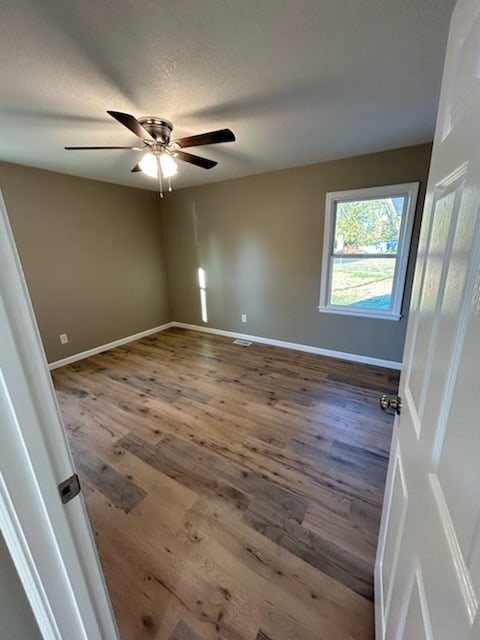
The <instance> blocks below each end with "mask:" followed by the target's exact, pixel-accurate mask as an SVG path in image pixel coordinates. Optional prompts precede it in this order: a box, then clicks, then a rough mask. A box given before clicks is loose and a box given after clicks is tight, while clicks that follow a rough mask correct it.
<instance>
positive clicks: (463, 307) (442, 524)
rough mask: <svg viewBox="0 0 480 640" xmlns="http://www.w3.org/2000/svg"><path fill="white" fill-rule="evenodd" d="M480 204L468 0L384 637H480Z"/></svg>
mask: <svg viewBox="0 0 480 640" xmlns="http://www.w3.org/2000/svg"><path fill="white" fill-rule="evenodd" d="M432 18H433V16H432ZM479 211H480V3H479V2H478V1H474V0H460V1H459V3H458V5H457V7H456V9H455V11H454V14H453V18H452V24H451V29H450V37H449V43H448V49H447V59H446V63H445V71H444V78H443V85H442V94H441V99H440V109H439V116H438V122H437V128H436V133H435V140H434V148H433V156H432V164H431V169H430V176H429V183H428V188H427V198H426V202H425V208H424V214H423V222H422V231H421V237H420V246H419V254H418V260H417V267H416V272H415V280H414V291H413V297H412V305H411V311H410V317H409V323H408V331H407V342H406V348H405V360H404V366H403V370H402V375H401V380H400V390H399V395H400V396H401V398H402V402H403V407H402V411H401V415H400V416H399V417H397V418H396V420H395V427H394V435H393V442H392V449H391V458H390V466H389V471H388V477H387V488H386V494H385V502H384V508H383V515H382V525H381V531H380V542H379V549H378V556H377V563H376V568H375V607H376V631H377V639H378V640H380V639H381V640H383V639H384V638H386V639H388V640H400V639H403V638H404V639H405V640H423V639H428V638H434V639H435V640H467V639H468V640H473V638H475V639H476V640H478V639H479V638H480V614H479V602H480V217H479Z"/></svg>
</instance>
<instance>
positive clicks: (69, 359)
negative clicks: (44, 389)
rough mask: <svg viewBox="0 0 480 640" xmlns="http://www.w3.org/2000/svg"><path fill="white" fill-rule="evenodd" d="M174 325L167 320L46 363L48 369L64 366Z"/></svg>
mask: <svg viewBox="0 0 480 640" xmlns="http://www.w3.org/2000/svg"><path fill="white" fill-rule="evenodd" d="M175 326H176V323H175V322H167V323H166V324H161V325H160V326H159V327H153V328H152V329H146V331H140V333H134V334H133V335H131V336H126V337H125V338H120V339H119V340H114V341H113V342H108V343H107V344H102V345H100V346H99V347H94V348H93V349H88V350H87V351H81V352H80V353H75V354H74V355H73V356H68V357H67V358H62V359H61V360H55V362H51V363H50V364H49V365H48V368H49V369H50V371H52V369H58V368H59V367H64V366H65V365H67V364H72V362H77V361H78V360H83V359H84V358H90V356H95V355H97V353H101V352H102V351H108V349H114V348H115V347H120V346H121V345H122V344H127V343H128V342H133V341H134V340H140V338H145V336H150V335H151V334H152V333H158V332H159V331H165V329H170V327H175Z"/></svg>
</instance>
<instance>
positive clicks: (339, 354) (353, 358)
mask: <svg viewBox="0 0 480 640" xmlns="http://www.w3.org/2000/svg"><path fill="white" fill-rule="evenodd" d="M172 325H173V326H174V327H180V328H182V329H191V330H192V331H202V332H203V333H213V334H216V335H219V336H226V337H227V338H235V339H236V338H240V339H241V340H249V341H250V342H259V343H260V344H268V345H271V346H273V347H282V348H285V349H295V351H305V352H307V353H316V354H317V355H320V356H327V357H328V358H337V359H340V360H349V361H350V362H360V363H361V364H373V365H375V366H377V367H385V368H386V369H396V370H400V369H401V368H402V363H401V362H397V361H396V360H382V359H381V358H370V357H369V356H362V355H358V354H356V353H346V352H343V351H332V350H331V349H322V348H321V347H312V346H310V345H307V344H298V343H296V342H286V341H284V340H274V339H272V338H262V337H261V336H252V335H249V334H246V333H236V332H235V331H224V330H223V329H212V328H211V327H202V326H201V325H196V324H186V323H185V322H172Z"/></svg>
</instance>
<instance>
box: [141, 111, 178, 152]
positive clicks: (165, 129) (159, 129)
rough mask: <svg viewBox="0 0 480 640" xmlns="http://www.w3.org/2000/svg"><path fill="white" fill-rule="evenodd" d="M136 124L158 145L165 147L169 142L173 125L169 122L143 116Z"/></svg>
mask: <svg viewBox="0 0 480 640" xmlns="http://www.w3.org/2000/svg"><path fill="white" fill-rule="evenodd" d="M138 122H139V123H140V124H141V125H142V127H143V128H144V129H146V130H147V131H148V133H149V134H150V135H151V136H153V137H154V138H155V140H156V141H157V142H158V143H159V144H162V145H167V144H168V143H169V142H170V135H171V133H172V130H173V124H172V123H171V122H170V121H169V120H161V119H160V118H154V117H153V116H144V117H143V118H138Z"/></svg>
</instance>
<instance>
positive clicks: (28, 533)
mask: <svg viewBox="0 0 480 640" xmlns="http://www.w3.org/2000/svg"><path fill="white" fill-rule="evenodd" d="M34 214H35V212H32V215H34ZM0 418H1V422H2V449H3V451H4V454H5V455H4V458H3V461H4V464H3V466H2V468H0V530H1V532H2V534H3V536H4V539H5V542H6V545H7V548H8V550H9V552H10V555H11V557H12V560H13V563H14V565H15V567H16V570H17V573H18V575H19V578H20V581H21V582H22V585H23V587H24V590H25V593H26V596H27V599H28V601H29V603H30V605H31V608H32V611H33V614H34V616H35V618H36V621H37V624H38V626H39V629H40V632H41V634H42V636H43V637H44V638H47V639H49V640H50V639H52V640H53V639H55V640H57V639H58V640H62V638H65V637H68V638H71V639H72V640H77V639H78V640H80V639H81V640H97V639H98V640H118V638H119V635H118V630H117V626H116V622H115V617H114V614H113V610H112V608H111V604H110V599H109V596H108V592H107V588H106V585H105V581H104V577H103V572H102V569H101V565H100V562H99V559H98V555H97V551H96V547H95V543H94V539H93V535H92V532H91V528H90V523H89V520H88V516H87V512H86V508H85V503H84V501H83V497H82V496H81V495H80V496H78V497H76V498H74V499H73V500H72V501H71V502H69V503H68V504H65V505H63V504H62V502H61V499H60V495H59V493H58V489H57V487H58V484H59V483H60V482H61V481H63V480H65V479H66V478H68V477H69V476H70V475H72V474H73V473H74V472H75V468H74V464H73V460H72V457H71V454H70V450H69V447H68V442H67V437H66V433H65V430H64V427H63V422H62V418H61V414H60V410H59V407H58V403H57V399H56V396H55V391H54V388H53V384H52V381H51V378H50V374H49V371H48V365H47V361H46V357H45V353H44V350H43V346H42V342H41V339H40V334H39V331H38V327H37V323H36V319H35V315H34V312H33V308H32V305H31V302H30V297H29V294H28V289H27V285H26V282H25V278H24V275H23V270H22V267H21V263H20V260H19V256H18V253H17V249H16V245H15V241H14V237H13V233H12V230H11V227H10V223H9V220H8V216H7V210H6V206H5V202H4V200H3V197H2V194H1V191H0ZM0 455H1V454H0Z"/></svg>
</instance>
